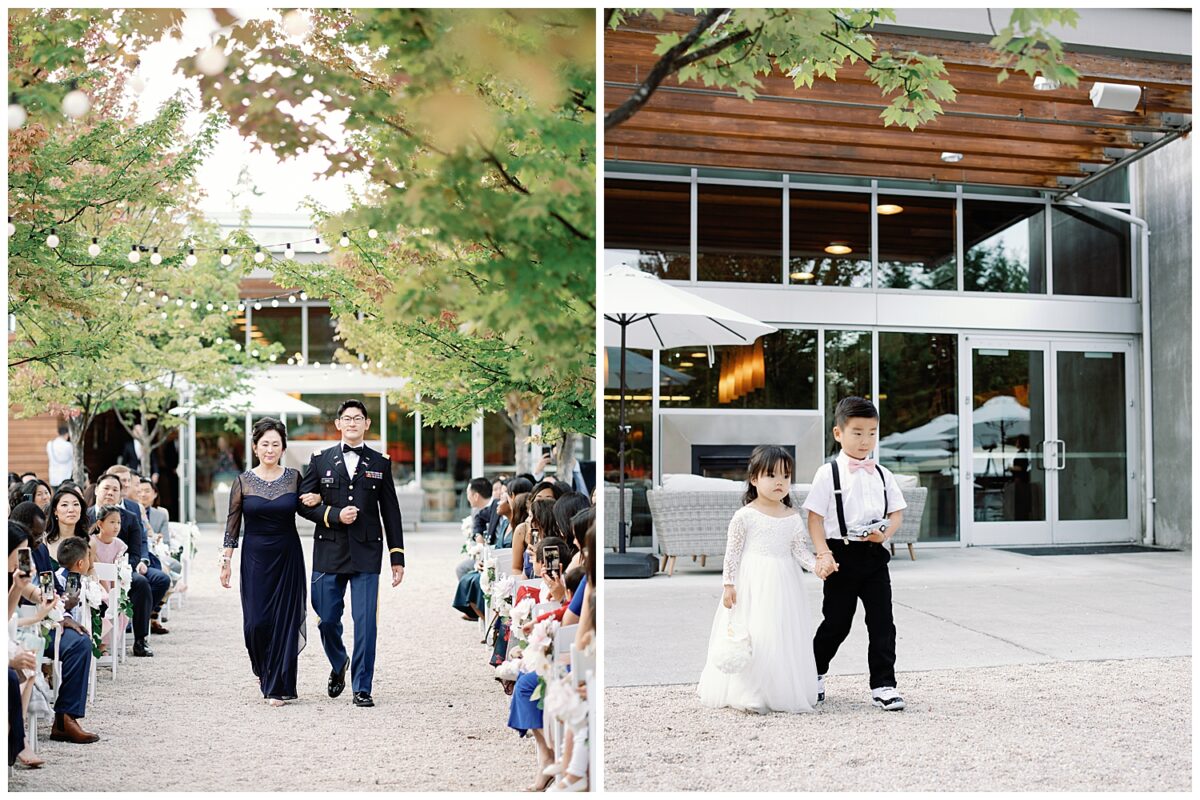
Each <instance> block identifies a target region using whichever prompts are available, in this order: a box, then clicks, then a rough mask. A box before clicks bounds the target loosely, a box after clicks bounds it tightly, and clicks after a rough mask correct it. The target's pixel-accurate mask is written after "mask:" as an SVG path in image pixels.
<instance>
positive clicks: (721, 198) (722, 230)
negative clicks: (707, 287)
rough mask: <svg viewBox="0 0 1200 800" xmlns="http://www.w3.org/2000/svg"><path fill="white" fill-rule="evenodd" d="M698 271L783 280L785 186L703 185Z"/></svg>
mask: <svg viewBox="0 0 1200 800" xmlns="http://www.w3.org/2000/svg"><path fill="white" fill-rule="evenodd" d="M697 202H698V204H699V205H698V208H697V212H696V213H697V220H696V223H697V231H696V235H697V238H696V271H697V277H698V278H699V279H700V280H702V281H744V282H747V283H780V282H781V281H782V277H781V276H782V266H783V188H782V187H780V188H771V187H767V188H764V187H759V186H711V185H706V184H701V185H700V187H699V198H698V201H697Z"/></svg>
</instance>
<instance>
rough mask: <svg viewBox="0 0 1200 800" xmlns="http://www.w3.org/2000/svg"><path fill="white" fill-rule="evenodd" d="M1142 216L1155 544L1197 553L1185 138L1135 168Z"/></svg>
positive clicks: (1189, 214)
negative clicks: (1146, 240) (1146, 230)
mask: <svg viewBox="0 0 1200 800" xmlns="http://www.w3.org/2000/svg"><path fill="white" fill-rule="evenodd" d="M1132 168H1133V169H1134V170H1135V173H1134V175H1133V180H1134V181H1135V182H1136V186H1135V187H1134V188H1135V189H1136V192H1135V194H1134V197H1135V202H1136V203H1137V207H1136V208H1135V213H1136V214H1137V215H1138V216H1140V217H1142V218H1144V219H1145V220H1146V221H1147V222H1148V223H1149V225H1150V233H1151V235H1150V331H1151V348H1152V353H1151V364H1150V380H1151V381H1152V386H1153V394H1154V475H1155V478H1154V484H1155V486H1154V494H1155V496H1156V497H1157V498H1158V504H1157V512H1156V515H1155V526H1156V529H1155V539H1156V541H1157V543H1158V544H1161V545H1164V546H1167V547H1181V548H1185V549H1189V550H1190V549H1191V547H1192V470H1191V462H1192V414H1191V408H1192V346H1191V342H1192V146H1191V140H1190V139H1183V140H1179V141H1176V142H1173V143H1172V144H1170V145H1168V146H1166V147H1164V148H1163V149H1161V150H1159V151H1157V152H1154V153H1151V154H1150V155H1148V156H1146V158H1144V159H1142V160H1141V161H1139V162H1138V163H1137V164H1135V165H1134V166H1133V167H1132Z"/></svg>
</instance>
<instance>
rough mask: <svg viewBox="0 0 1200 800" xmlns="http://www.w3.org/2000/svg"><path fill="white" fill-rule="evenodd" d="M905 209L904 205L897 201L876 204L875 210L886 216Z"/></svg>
mask: <svg viewBox="0 0 1200 800" xmlns="http://www.w3.org/2000/svg"><path fill="white" fill-rule="evenodd" d="M903 210H904V206H898V205H896V204H895V203H884V204H882V205H878V206H875V211H876V212H877V213H879V214H883V215H884V216H888V215H891V214H899V213H900V212H901V211H903Z"/></svg>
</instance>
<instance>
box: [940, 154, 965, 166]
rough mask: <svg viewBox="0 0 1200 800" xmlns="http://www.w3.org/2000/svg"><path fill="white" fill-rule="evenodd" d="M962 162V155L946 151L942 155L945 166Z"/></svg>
mask: <svg viewBox="0 0 1200 800" xmlns="http://www.w3.org/2000/svg"><path fill="white" fill-rule="evenodd" d="M962 160H963V154H962V153H951V152H948V151H947V152H945V153H942V161H945V162H946V163H947V164H957V163H958V162H959V161H962Z"/></svg>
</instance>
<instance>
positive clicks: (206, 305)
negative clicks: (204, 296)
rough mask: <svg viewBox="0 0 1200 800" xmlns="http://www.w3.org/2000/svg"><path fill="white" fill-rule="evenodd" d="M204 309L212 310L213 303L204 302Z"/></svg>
mask: <svg viewBox="0 0 1200 800" xmlns="http://www.w3.org/2000/svg"><path fill="white" fill-rule="evenodd" d="M204 310H205V311H212V310H213V304H212V303H207V304H205V306H204Z"/></svg>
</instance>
